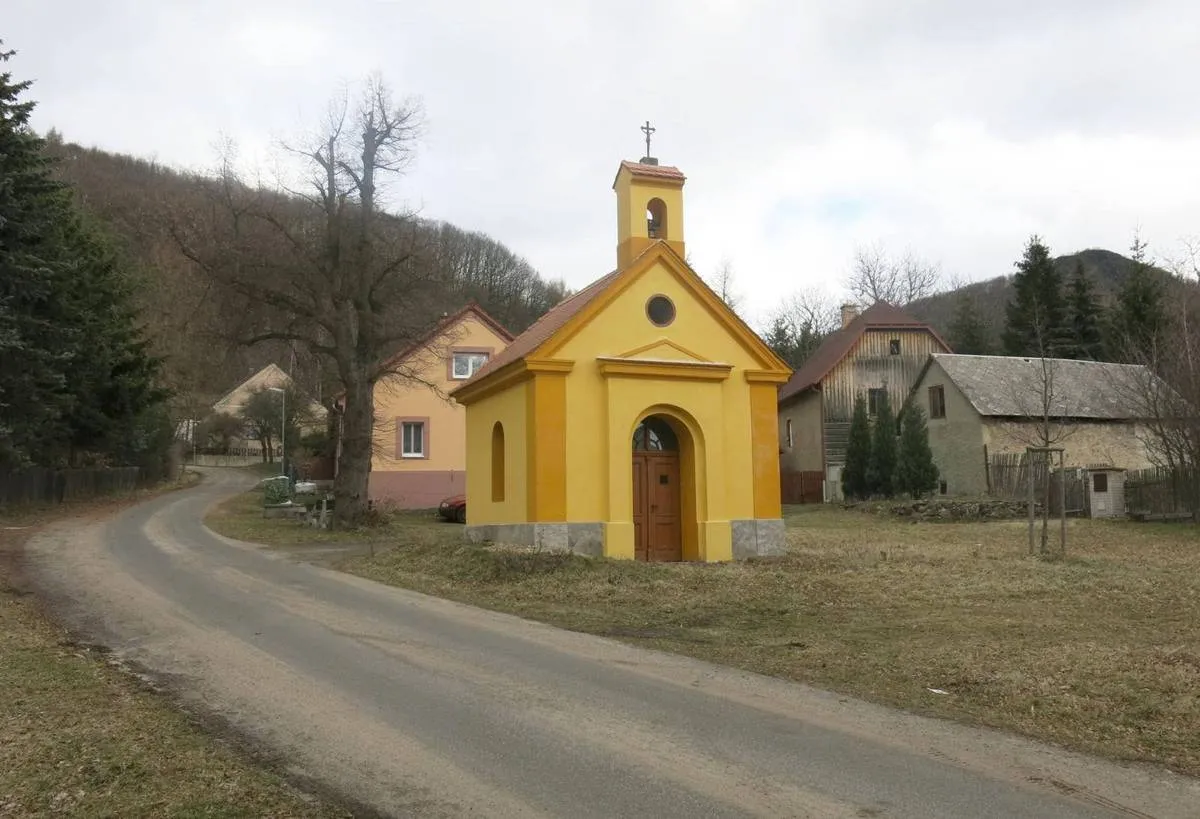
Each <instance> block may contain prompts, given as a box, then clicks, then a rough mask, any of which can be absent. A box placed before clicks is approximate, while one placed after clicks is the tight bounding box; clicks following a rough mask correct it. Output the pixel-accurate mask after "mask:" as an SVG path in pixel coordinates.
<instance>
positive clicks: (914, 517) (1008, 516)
mask: <svg viewBox="0 0 1200 819" xmlns="http://www.w3.org/2000/svg"><path fill="white" fill-rule="evenodd" d="M846 507H847V508H849V509H858V510H860V511H863V512H871V513H873V514H877V515H892V516H893V517H898V518H906V519H908V520H911V521H914V522H916V521H929V522H934V523H937V522H951V521H970V520H1015V519H1020V518H1026V517H1028V516H1029V506H1028V504H1027V503H1026V502H1025V501H1016V500H1006V499H1003V498H925V499H922V500H904V501H864V502H861V503H851V504H846ZM1035 511H1036V512H1040V511H1041V507H1040V506H1037V507H1036V508H1035Z"/></svg>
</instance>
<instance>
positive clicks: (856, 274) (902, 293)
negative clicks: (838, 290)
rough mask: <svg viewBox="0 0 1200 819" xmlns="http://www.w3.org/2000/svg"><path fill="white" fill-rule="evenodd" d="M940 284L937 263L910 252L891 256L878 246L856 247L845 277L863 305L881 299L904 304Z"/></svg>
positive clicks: (893, 303) (847, 285)
mask: <svg viewBox="0 0 1200 819" xmlns="http://www.w3.org/2000/svg"><path fill="white" fill-rule="evenodd" d="M941 285H942V273H941V268H940V266H939V265H937V264H935V263H932V262H927V261H925V260H923V259H921V258H919V257H918V256H916V255H915V254H913V253H912V252H911V251H910V252H906V253H905V254H904V255H903V256H901V257H900V258H893V257H892V256H890V255H889V254H888V253H887V252H886V251H885V250H884V249H883V247H882V246H880V245H868V246H862V247H859V248H858V249H856V250H855V252H854V266H853V269H852V270H851V271H850V275H849V277H848V278H847V280H846V289H847V290H848V291H849V292H850V295H851V296H852V297H853V298H854V299H855V301H857V302H858V303H859V304H861V305H862V306H864V307H870V306H871V305H872V304H875V303H876V302H880V301H882V302H886V303H888V304H891V305H894V306H896V307H903V306H904V305H906V304H908V303H909V302H913V301H916V300H917V299H921V298H924V297H926V296H931V295H933V294H934V293H936V292H937V291H938V290H939V289H940V288H941Z"/></svg>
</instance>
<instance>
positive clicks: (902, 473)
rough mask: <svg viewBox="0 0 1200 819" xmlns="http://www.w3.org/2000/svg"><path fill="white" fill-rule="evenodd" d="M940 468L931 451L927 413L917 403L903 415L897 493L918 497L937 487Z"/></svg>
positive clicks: (897, 470) (897, 468) (906, 409)
mask: <svg viewBox="0 0 1200 819" xmlns="http://www.w3.org/2000/svg"><path fill="white" fill-rule="evenodd" d="M937 484H938V469H937V466H936V465H934V463H933V452H932V450H930V448H929V428H928V427H927V426H926V425H925V412H924V411H923V410H922V409H921V408H920V407H919V406H917V405H916V404H913V405H912V406H909V407H907V408H905V410H904V412H903V413H901V415H900V455H899V463H898V464H897V466H896V490H897V491H899V492H906V493H908V494H909V495H910V496H912V497H913V498H919V497H921V496H922V495H925V494H927V493H929V492H932V491H933V490H934V489H936V488H937Z"/></svg>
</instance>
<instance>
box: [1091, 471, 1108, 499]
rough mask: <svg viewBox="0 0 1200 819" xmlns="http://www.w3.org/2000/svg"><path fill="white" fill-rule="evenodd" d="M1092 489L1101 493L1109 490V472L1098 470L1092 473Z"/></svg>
mask: <svg viewBox="0 0 1200 819" xmlns="http://www.w3.org/2000/svg"><path fill="white" fill-rule="evenodd" d="M1092 491H1093V492H1095V493H1097V494H1100V493H1102V492H1107V491H1108V473H1107V472H1097V473H1096V474H1094V475H1092Z"/></svg>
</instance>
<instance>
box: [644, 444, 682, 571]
mask: <svg viewBox="0 0 1200 819" xmlns="http://www.w3.org/2000/svg"><path fill="white" fill-rule="evenodd" d="M633 532H634V557H636V558H637V559H638V560H683V539H682V531H681V526H680V509H679V453H678V452H661V451H660V452H634V453H633Z"/></svg>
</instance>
